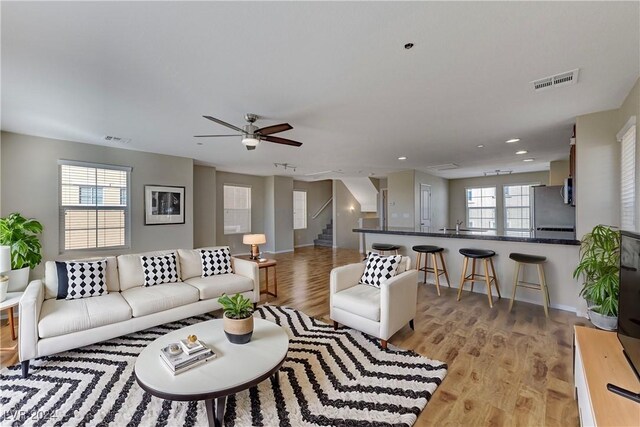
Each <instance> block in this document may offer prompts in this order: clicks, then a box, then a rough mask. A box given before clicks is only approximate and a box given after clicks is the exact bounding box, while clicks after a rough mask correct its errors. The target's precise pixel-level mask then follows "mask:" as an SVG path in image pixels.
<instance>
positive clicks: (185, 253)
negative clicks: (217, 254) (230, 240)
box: [178, 246, 229, 281]
mask: <svg viewBox="0 0 640 427" xmlns="http://www.w3.org/2000/svg"><path fill="white" fill-rule="evenodd" d="M218 249H229V246H209V247H206V248H199V249H178V258H179V259H180V263H179V264H180V270H181V271H180V273H181V275H180V277H181V278H182V281H185V280H187V279H191V278H192V277H200V276H202V258H201V256H200V250H210V251H215V250H218Z"/></svg>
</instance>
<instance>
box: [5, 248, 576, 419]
mask: <svg viewBox="0 0 640 427" xmlns="http://www.w3.org/2000/svg"><path fill="white" fill-rule="evenodd" d="M274 258H276V259H277V260H278V267H277V268H278V297H277V298H275V297H271V296H268V297H267V296H265V295H263V297H262V302H263V303H264V302H267V301H268V302H269V303H271V304H278V305H286V306H289V307H293V308H296V309H298V310H301V311H303V312H304V313H306V314H307V315H309V316H312V317H316V318H318V319H322V320H325V321H327V322H329V293H328V289H329V272H330V271H331V269H332V268H333V267H335V266H339V265H344V264H349V263H352V262H358V261H360V260H361V259H362V256H361V255H360V254H359V253H358V252H357V251H351V250H345V249H338V250H332V249H327V248H313V247H307V248H300V249H297V250H296V251H295V252H294V253H287V254H277V255H275V256H274ZM262 275H263V277H262V280H263V282H264V272H262ZM452 280H455V279H452ZM270 285H272V280H270ZM486 298H487V297H486V295H484V294H471V295H470V294H469V292H465V293H464V294H463V298H462V300H461V301H460V302H456V295H455V292H454V290H453V289H451V290H450V289H448V288H446V285H445V287H444V289H443V292H442V296H441V297H438V296H437V294H436V292H435V288H434V287H433V286H430V285H420V286H419V291H418V314H417V316H416V319H415V326H416V330H415V331H412V330H411V329H409V327H408V326H407V327H405V328H403V329H401V330H400V331H399V332H398V333H396V334H395V335H394V336H393V337H392V338H391V340H390V341H389V342H390V343H391V344H393V345H396V346H399V347H402V348H405V349H412V350H415V351H416V352H418V353H420V354H422V355H424V356H426V357H431V358H433V359H438V360H440V361H443V362H446V363H447V364H448V365H449V372H448V374H447V377H446V378H445V380H444V382H443V383H442V385H440V387H439V388H438V390H437V391H436V393H435V394H434V396H433V398H432V400H431V401H430V402H429V404H428V405H427V407H426V408H425V410H424V411H423V412H422V414H421V415H420V417H419V418H418V422H417V424H416V425H417V426H442V425H465V426H470V425H491V426H502V425H504V426H511V425H528V426H543V425H562V426H577V425H578V424H579V422H578V413H577V406H576V402H575V400H574V399H573V374H572V369H573V361H572V357H573V349H572V340H573V325H574V324H577V325H588V321H586V319H582V318H578V317H576V316H575V315H573V314H571V313H568V312H565V311H561V310H554V309H551V310H550V318H549V319H546V318H545V316H544V312H543V309H542V307H541V306H536V305H532V304H526V303H519V302H516V304H515V306H514V309H513V312H512V313H509V312H508V302H509V301H508V299H502V300H501V301H499V302H497V303H496V304H494V308H493V309H490V308H489V306H488V304H487V299H486ZM0 338H1V339H0V341H1V345H2V347H6V346H8V345H11V339H10V336H9V329H8V326H6V325H4V324H3V325H2V327H0ZM0 363H1V364H2V366H6V365H10V364H13V363H17V355H16V354H15V353H7V352H4V353H3V354H2V355H1V357H0Z"/></svg>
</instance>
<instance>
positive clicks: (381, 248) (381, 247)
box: [371, 243, 400, 255]
mask: <svg viewBox="0 0 640 427" xmlns="http://www.w3.org/2000/svg"><path fill="white" fill-rule="evenodd" d="M371 249H373V250H374V251H378V252H379V253H380V255H384V252H395V255H398V249H400V246H398V245H392V244H388V243H373V244H372V245H371Z"/></svg>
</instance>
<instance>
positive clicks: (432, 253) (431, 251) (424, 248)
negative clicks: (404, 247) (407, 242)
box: [412, 245, 451, 296]
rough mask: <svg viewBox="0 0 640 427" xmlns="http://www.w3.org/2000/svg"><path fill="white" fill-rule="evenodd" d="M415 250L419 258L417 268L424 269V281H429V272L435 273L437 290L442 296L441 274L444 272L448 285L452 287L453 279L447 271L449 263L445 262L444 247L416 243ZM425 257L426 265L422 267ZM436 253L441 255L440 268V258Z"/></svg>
mask: <svg viewBox="0 0 640 427" xmlns="http://www.w3.org/2000/svg"><path fill="white" fill-rule="evenodd" d="M412 249H413V251H414V252H417V253H418V259H417V261H416V270H418V271H424V280H423V282H422V283H427V273H433V274H434V276H435V278H436V290H437V291H438V296H440V276H441V275H443V274H444V277H445V278H446V279H447V285H449V287H451V281H450V280H449V273H448V272H447V265H446V264H445V262H444V257H443V256H442V252H443V251H444V248H441V247H439V246H431V245H416V246H414V247H413V248H412ZM423 254H424V255H425V257H424V267H420V265H421V260H422V255H423ZM436 254H438V255H439V256H440V268H438V260H437V258H436ZM429 258H431V264H432V267H429Z"/></svg>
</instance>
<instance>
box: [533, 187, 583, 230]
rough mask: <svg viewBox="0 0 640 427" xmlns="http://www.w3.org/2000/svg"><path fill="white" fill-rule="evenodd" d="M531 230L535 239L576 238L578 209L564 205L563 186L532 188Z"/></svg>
mask: <svg viewBox="0 0 640 427" xmlns="http://www.w3.org/2000/svg"><path fill="white" fill-rule="evenodd" d="M531 191H532V192H531V195H532V197H531V225H532V226H531V228H532V234H533V237H538V238H550V239H575V238H576V208H575V207H574V206H571V205H567V204H565V203H564V196H563V186H562V185H550V186H538V187H531Z"/></svg>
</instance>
